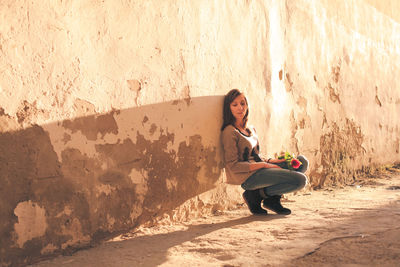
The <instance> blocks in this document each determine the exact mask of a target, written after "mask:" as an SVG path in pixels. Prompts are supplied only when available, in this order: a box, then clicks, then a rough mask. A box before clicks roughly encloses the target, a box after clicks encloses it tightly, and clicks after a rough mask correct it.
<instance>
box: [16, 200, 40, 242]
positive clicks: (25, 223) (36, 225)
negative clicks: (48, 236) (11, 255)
mask: <svg viewBox="0 0 400 267" xmlns="http://www.w3.org/2000/svg"><path fill="white" fill-rule="evenodd" d="M14 214H15V215H16V216H17V217H18V223H16V224H14V231H15V234H16V239H17V240H16V243H17V244H18V246H19V247H20V248H22V247H23V246H24V244H25V243H26V241H28V240H31V239H33V238H35V237H41V236H43V235H44V234H45V232H46V229H47V222H46V211H45V210H44V209H43V208H41V207H39V205H37V204H35V203H33V202H32V201H30V200H29V201H25V202H20V203H18V205H17V207H16V208H15V210H14Z"/></svg>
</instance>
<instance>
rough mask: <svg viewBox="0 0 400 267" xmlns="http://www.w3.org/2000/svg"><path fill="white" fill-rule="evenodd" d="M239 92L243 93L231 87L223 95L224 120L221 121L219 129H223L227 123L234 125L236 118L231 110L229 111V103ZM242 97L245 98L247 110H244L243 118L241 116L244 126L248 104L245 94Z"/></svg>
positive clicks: (247, 113) (247, 114)
mask: <svg viewBox="0 0 400 267" xmlns="http://www.w3.org/2000/svg"><path fill="white" fill-rule="evenodd" d="M241 94H243V93H242V92H240V91H239V90H238V89H232V90H230V91H229V92H228V93H227V94H226V95H225V98H224V109H223V119H224V122H223V123H222V127H221V131H223V130H224V129H225V127H226V126H228V125H233V126H235V121H236V119H235V117H234V116H233V114H232V111H231V103H232V102H233V100H235V98H236V97H238V96H239V95H241ZM243 95H244V94H243ZM244 99H245V100H246V105H247V111H246V114H245V115H244V118H243V124H244V125H243V127H246V124H247V118H248V116H249V104H248V102H247V98H246V96H245V97H244Z"/></svg>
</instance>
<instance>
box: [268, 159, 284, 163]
mask: <svg viewBox="0 0 400 267" xmlns="http://www.w3.org/2000/svg"><path fill="white" fill-rule="evenodd" d="M284 161H285V159H268V160H267V163H281V162H284Z"/></svg>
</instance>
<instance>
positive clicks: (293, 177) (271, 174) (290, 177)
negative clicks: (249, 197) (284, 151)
mask: <svg viewBox="0 0 400 267" xmlns="http://www.w3.org/2000/svg"><path fill="white" fill-rule="evenodd" d="M306 183H307V177H306V176H305V175H304V174H303V173H302V172H296V171H289V170H285V169H261V170H258V171H257V172H256V173H254V174H253V175H251V176H250V177H249V178H247V180H246V181H245V182H244V183H243V184H242V185H241V186H242V188H243V189H244V190H256V189H260V188H264V193H265V194H266V195H267V196H277V195H283V194H287V193H290V192H295V191H297V190H300V189H302V188H303V187H304V186H305V185H306Z"/></svg>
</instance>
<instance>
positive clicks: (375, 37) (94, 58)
mask: <svg viewBox="0 0 400 267" xmlns="http://www.w3.org/2000/svg"><path fill="white" fill-rule="evenodd" d="M388 2H390V3H395V1H388ZM377 3H379V2H376V3H375V1H366V2H363V1H344V0H343V1H339V0H338V1H328V0H326V1H302V0H297V1H236V2H234V1H230V0H226V1H186V2H184V1H180V2H172V1H135V2H133V1H132V2H130V1H128V2H124V3H116V2H115V1H102V2H97V1H62V2H58V1H44V2H43V1H41V2H37V3H35V2H30V1H2V2H1V3H0V21H1V23H0V55H1V57H0V192H1V199H0V213H1V214H0V215H1V216H0V263H1V264H2V265H5V266H7V265H10V264H12V263H13V264H14V265H18V264H23V263H27V262H31V261H33V260H35V259H37V258H38V257H40V256H43V255H51V254H54V253H57V252H59V251H62V250H70V249H74V248H79V247H84V246H87V245H88V244H90V243H91V242H92V241H96V240H99V239H102V238H105V237H107V236H110V235H111V234H112V233H117V232H120V231H125V230H127V229H130V228H132V227H135V226H137V225H139V224H145V223H152V222H156V221H159V220H161V219H163V218H164V219H167V220H181V219H184V218H187V217H188V216H196V215H198V214H201V213H204V212H206V213H210V212H215V211H216V210H218V209H225V208H232V207H234V206H235V205H236V204H237V203H238V201H240V189H239V188H238V187H237V186H236V187H235V186H229V185H226V184H224V182H223V181H224V171H223V164H222V161H221V150H220V145H219V127H220V125H221V109H222V95H224V94H225V93H226V92H227V91H228V90H230V89H231V88H240V89H243V90H244V91H245V92H246V94H247V96H248V99H249V101H250V104H251V106H250V112H251V115H250V116H251V123H252V124H254V125H255V126H256V127H257V130H258V132H259V135H260V138H261V142H262V144H263V146H262V151H263V152H264V153H265V154H266V155H267V156H273V155H274V154H275V153H278V152H280V151H282V150H283V151H285V150H288V151H293V152H296V153H298V152H301V153H303V154H305V155H306V156H307V157H308V158H309V159H310V160H311V163H312V164H311V169H310V180H311V184H312V185H313V186H315V187H318V186H324V185H329V184H334V183H345V182H351V181H352V180H353V179H355V178H356V177H357V172H356V171H357V170H360V169H368V168H369V166H371V165H373V166H375V165H380V164H385V163H390V162H393V161H396V160H399V159H400V154H399V149H400V141H399V137H398V136H399V121H400V120H399V115H398V111H399V105H400V90H399V82H398V81H397V79H396V77H395V74H396V73H399V67H400V63H399V62H400V61H399V56H400V45H399V38H400V37H399V36H400V34H399V33H400V32H399V31H400V27H399V25H398V23H397V22H396V21H398V20H397V18H396V17H395V16H393V14H395V13H390V14H389V13H388V11H389V9H384V8H382V6H379V5H378V4H377ZM393 5H394V6H396V5H395V4H393Z"/></svg>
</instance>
